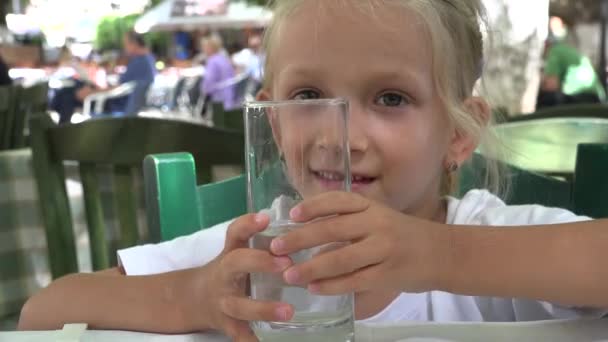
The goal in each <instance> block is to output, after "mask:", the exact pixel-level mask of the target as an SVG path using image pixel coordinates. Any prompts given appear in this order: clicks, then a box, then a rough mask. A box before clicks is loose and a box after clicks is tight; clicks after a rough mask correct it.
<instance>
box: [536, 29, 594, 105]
mask: <svg viewBox="0 0 608 342" xmlns="http://www.w3.org/2000/svg"><path fill="white" fill-rule="evenodd" d="M605 100H606V92H605V90H604V88H603V87H602V85H601V82H600V79H599V77H598V75H597V73H596V72H595V70H594V68H593V65H592V64H591V61H590V60H589V58H588V57H587V56H584V55H583V54H581V53H580V52H579V51H578V50H577V49H576V48H574V47H573V46H570V45H568V44H567V43H565V42H563V41H561V40H557V39H555V38H550V39H549V40H548V41H547V44H546V58H545V67H544V70H543V78H542V83H541V90H540V93H539V101H538V105H537V106H538V108H541V107H548V106H555V105H560V104H574V103H599V102H603V101H605Z"/></svg>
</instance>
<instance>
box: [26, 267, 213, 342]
mask: <svg viewBox="0 0 608 342" xmlns="http://www.w3.org/2000/svg"><path fill="white" fill-rule="evenodd" d="M197 271H198V272H199V274H200V273H201V272H202V273H204V270H203V269H201V270H196V269H192V270H185V271H178V272H172V273H165V274H160V275H153V276H135V277H132V276H124V275H121V274H120V272H119V271H118V269H112V270H108V271H102V272H98V273H93V274H73V275H68V276H66V277H63V278H60V279H58V280H57V281H55V282H53V283H52V284H51V285H50V286H49V287H47V288H46V289H44V290H42V291H41V292H40V293H38V294H36V295H35V296H33V297H32V298H30V299H29V300H28V302H27V303H26V304H25V306H24V307H23V309H22V312H21V318H20V320H19V329H20V330H55V329H61V328H62V327H63V325H64V324H66V323H87V324H88V325H89V327H90V328H91V329H121V330H133V331H145V332H164V333H179V332H182V333H183V332H187V331H192V330H194V327H195V325H197V324H196V323H198V322H193V317H198V318H200V317H201V316H203V315H202V311H203V308H202V307H201V308H200V310H201V312H198V313H194V312H188V310H190V309H192V307H193V305H191V303H190V302H191V300H192V297H193V296H192V295H193V291H192V289H188V286H192V285H191V284H192V280H191V279H192V277H193V276H194V274H193V273H194V272H197ZM198 278H199V279H200V281H204V279H205V277H204V276H199V277H198ZM189 279H190V280H189ZM197 328H200V326H197Z"/></svg>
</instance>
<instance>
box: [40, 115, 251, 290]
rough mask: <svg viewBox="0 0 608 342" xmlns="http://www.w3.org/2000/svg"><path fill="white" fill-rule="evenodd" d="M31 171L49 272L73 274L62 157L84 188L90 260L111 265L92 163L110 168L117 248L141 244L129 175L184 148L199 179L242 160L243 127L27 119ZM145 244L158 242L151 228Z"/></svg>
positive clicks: (157, 234)
mask: <svg viewBox="0 0 608 342" xmlns="http://www.w3.org/2000/svg"><path fill="white" fill-rule="evenodd" d="M30 130H31V145H32V153H33V159H34V160H33V161H34V171H35V176H36V182H37V185H38V191H39V197H40V203H41V211H42V215H43V219H44V222H45V229H46V235H47V243H48V249H49V257H50V264H51V272H52V274H53V277H55V278H56V277H59V276H62V275H65V274H68V273H72V272H77V271H78V267H77V260H76V247H75V243H74V233H73V230H72V220H71V213H70V207H69V203H68V197H67V193H66V186H65V180H66V179H65V174H64V161H76V162H78V165H79V169H80V177H81V181H82V187H83V192H84V204H85V212H86V219H87V226H88V227H87V228H88V232H89V238H90V241H91V258H92V263H93V268H94V269H95V270H99V269H104V268H107V267H109V266H110V261H111V255H115V253H112V252H113V251H111V250H110V248H109V247H108V244H107V239H106V230H105V229H106V227H105V224H104V215H103V207H102V201H101V198H100V185H99V179H98V174H97V169H96V168H97V166H99V165H111V167H112V173H113V175H112V179H113V195H112V197H113V202H114V207H115V210H114V211H115V212H116V216H117V219H118V223H119V227H120V245H119V246H118V247H119V248H124V247H128V246H133V245H136V244H138V243H141V242H147V241H142V240H141V237H140V236H139V235H138V227H137V218H136V209H137V208H136V204H135V194H134V191H133V182H134V179H133V178H134V173H135V174H137V173H139V172H141V161H142V160H143V159H144V158H145V157H146V156H147V155H150V154H157V153H171V152H176V151H186V152H189V153H191V154H192V155H193V156H194V158H195V159H196V160H197V161H198V163H199V172H198V173H196V176H195V175H192V177H193V178H194V179H197V181H198V182H199V183H207V182H209V181H210V180H211V179H210V177H211V171H210V169H211V166H212V165H235V164H238V165H243V158H244V151H243V149H244V146H243V145H244V144H243V134H242V133H241V132H236V131H230V130H223V129H217V128H210V127H207V126H204V125H201V124H197V123H194V122H187V121H180V120H165V119H158V118H143V117H121V118H101V119H93V120H88V121H85V122H82V123H80V124H68V125H61V126H57V125H55V124H54V123H53V122H52V120H51V119H50V117H49V116H48V115H39V116H36V117H34V118H33V119H32V120H30ZM149 235H150V240H149V241H159V239H160V232H158V231H154V229H153V228H151V230H150V232H149Z"/></svg>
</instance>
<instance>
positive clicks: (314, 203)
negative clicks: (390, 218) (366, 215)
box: [290, 191, 371, 222]
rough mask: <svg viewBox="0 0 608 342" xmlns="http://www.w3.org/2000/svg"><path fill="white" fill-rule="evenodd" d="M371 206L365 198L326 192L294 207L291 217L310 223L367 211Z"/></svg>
mask: <svg viewBox="0 0 608 342" xmlns="http://www.w3.org/2000/svg"><path fill="white" fill-rule="evenodd" d="M370 205H371V203H370V201H369V200H367V199H366V198H365V197H363V196H360V195H357V194H354V193H349V192H338V191H332V192H325V193H322V194H320V195H318V196H315V197H313V198H311V199H309V200H305V201H303V202H302V203H300V204H298V205H297V206H296V207H294V208H293V209H292V210H291V212H290V217H291V219H292V220H294V221H296V222H308V221H311V220H314V219H317V218H321V217H326V216H331V215H343V214H354V213H358V212H361V211H364V210H367V208H369V206H370Z"/></svg>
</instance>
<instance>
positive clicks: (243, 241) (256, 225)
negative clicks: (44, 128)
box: [224, 214, 270, 251]
mask: <svg viewBox="0 0 608 342" xmlns="http://www.w3.org/2000/svg"><path fill="white" fill-rule="evenodd" d="M269 222H270V218H269V217H268V215H264V214H249V215H244V216H241V217H239V218H238V219H236V220H235V221H234V222H232V224H231V225H230V227H228V232H227V233H226V243H225V247H224V250H225V251H231V250H233V249H235V248H242V247H245V246H247V243H248V241H249V239H250V238H251V237H252V236H253V235H255V234H257V233H259V232H261V231H263V230H264V229H266V227H267V226H268V223H269Z"/></svg>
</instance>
